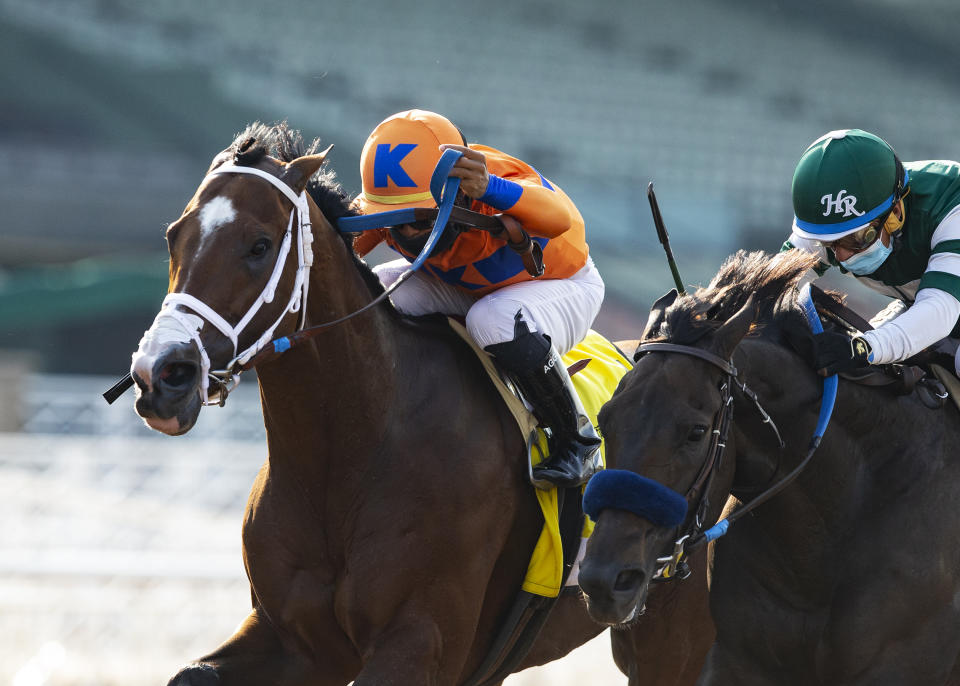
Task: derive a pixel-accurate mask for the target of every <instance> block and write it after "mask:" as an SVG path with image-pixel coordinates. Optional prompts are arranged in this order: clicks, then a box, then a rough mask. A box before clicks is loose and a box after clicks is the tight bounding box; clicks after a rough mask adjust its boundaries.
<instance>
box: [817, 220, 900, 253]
mask: <svg viewBox="0 0 960 686" xmlns="http://www.w3.org/2000/svg"><path fill="white" fill-rule="evenodd" d="M891 211H892V210H891ZM889 216H890V214H889V212H888V213H887V214H885V215H883V216H882V217H879V218H877V219H874V220H873V221H872V222H870V223H869V224H867V225H866V226H864V227H863V228H861V229H860V230H859V231H854V232H853V233H848V234H847V235H846V236H843V237H842V238H838V239H837V240H835V241H830V242H829V243H826V244H825V245H826V247H828V248H830V249H831V250H835V249H836V248H843V249H844V250H849V251H851V252H860V251H862V250H866V249H867V248H869V247H870V246H871V245H873V242H874V241H875V240H877V237H878V236H879V235H880V228H881V227H882V226H883V225H884V224H885V223H886V221H887V217H889Z"/></svg>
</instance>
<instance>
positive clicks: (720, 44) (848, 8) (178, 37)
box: [0, 0, 960, 686]
mask: <svg viewBox="0 0 960 686" xmlns="http://www.w3.org/2000/svg"><path fill="white" fill-rule="evenodd" d="M958 25H960V5H958V4H957V3H956V2H955V0H849V1H848V2H844V3H835V2H827V0H808V2H804V3H796V2H790V1H789V0H690V1H688V2H683V3H669V2H649V1H647V0H632V1H631V0H612V1H611V2H605V3H583V2H573V1H572V0H553V1H552V2H547V0H527V1H523V2H506V0H490V1H488V2H485V3H443V2H440V0H418V2H416V3H406V2H396V1H394V2H390V1H389V0H354V1H353V2H341V3H320V2H315V1H308V0H288V1H287V2H280V3H254V2H250V1H249V0H229V1H228V2H221V3H207V2H202V1H201V2H198V1H197V0H166V1H165V2H159V3H143V2H140V0H30V1H29V2H27V1H26V0H0V203H2V204H0V206H2V207H3V214H2V220H0V432H5V433H0V516H2V518H3V519H4V520H5V521H7V522H10V521H12V522H13V526H12V527H10V526H7V527H4V529H3V530H2V534H0V569H2V572H0V632H2V633H0V635H2V636H3V637H4V639H5V640H4V641H3V642H2V645H3V648H2V649H0V681H3V682H4V683H11V684H13V685H14V686H39V685H40V684H55V685H70V686H79V685H81V684H97V685H98V686H102V685H104V684H114V683H116V684H121V683H122V684H125V686H128V685H129V684H141V683H142V684H147V683H162V679H161V678H160V676H161V675H167V674H169V673H170V672H171V670H172V669H175V668H176V666H177V665H178V664H179V662H180V661H182V660H184V659H186V658H188V657H190V656H193V655H197V654H199V653H200V652H202V651H203V650H206V649H208V648H210V647H212V646H213V644H214V643H215V642H216V641H217V640H219V639H220V638H222V637H223V636H224V635H225V634H226V633H228V632H229V631H230V630H231V629H232V627H233V625H234V624H236V623H237V622H238V621H239V620H240V619H241V618H242V615H243V607H244V605H245V604H246V602H247V598H246V593H247V592H246V588H245V583H244V580H243V570H242V566H241V564H240V557H239V525H240V512H241V511H242V507H243V502H244V499H245V497H246V493H247V491H248V489H249V485H250V483H251V481H252V479H253V475H254V474H255V473H256V470H257V468H258V465H259V463H260V462H261V461H262V459H263V454H264V448H263V430H262V424H261V421H260V418H259V408H258V405H257V394H256V385H255V383H254V382H253V379H250V380H249V381H248V380H245V381H244V384H243V385H242V386H241V387H240V389H239V390H238V391H237V393H236V394H234V395H232V396H231V399H230V403H229V404H228V406H227V407H226V408H224V409H222V410H217V409H210V410H205V411H204V413H203V416H202V417H201V421H200V424H199V425H198V427H197V429H196V430H195V431H194V432H193V433H192V434H191V436H190V437H189V438H178V439H169V438H166V439H165V438H161V437H158V436H157V435H155V434H152V433H150V432H149V431H147V430H146V429H145V428H144V427H143V426H142V425H141V424H140V423H139V422H138V421H137V420H136V419H135V418H134V417H133V414H132V412H131V408H130V404H129V398H127V399H125V400H121V401H120V403H118V404H117V406H116V407H109V408H108V407H107V406H106V405H105V404H103V403H102V401H101V400H100V398H99V392H100V391H102V390H104V389H105V388H106V387H107V386H108V385H109V384H110V383H112V381H113V380H114V379H115V378H116V376H119V375H120V374H121V373H123V372H124V371H125V368H126V366H127V365H128V364H129V359H130V358H129V355H130V352H131V351H132V350H133V349H134V348H135V347H136V343H137V340H138V339H139V337H140V335H141V333H142V332H143V330H144V329H145V328H147V326H148V325H149V323H150V321H151V320H152V318H153V316H154V314H155V313H156V310H157V308H158V306H159V303H160V301H161V299H162V297H163V295H164V293H165V289H166V254H165V244H164V241H163V229H164V227H165V225H166V223H167V222H169V221H172V220H173V219H175V218H176V217H177V216H178V215H179V213H180V211H181V209H182V207H183V206H184V204H185V203H186V202H187V200H188V199H189V197H190V196H191V194H192V193H193V191H194V189H195V188H196V186H197V184H198V183H199V181H200V179H201V178H202V176H203V173H204V171H205V170H206V167H207V165H208V163H209V161H210V159H211V158H212V157H213V156H214V154H216V152H217V151H219V150H220V149H222V148H223V147H225V146H226V145H227V144H228V143H229V142H230V141H231V140H232V138H233V136H234V134H235V133H236V132H237V131H239V130H241V129H242V128H243V127H244V126H245V125H246V124H247V123H248V122H250V121H252V120H254V119H260V120H263V121H275V120H281V119H286V120H288V121H289V122H290V124H291V125H292V126H294V127H295V128H298V129H300V130H302V131H303V133H304V136H305V137H307V138H308V139H309V138H313V137H320V138H322V139H323V140H324V141H325V142H327V143H334V144H336V148H335V149H334V151H333V154H332V156H331V163H332V166H333V167H334V168H335V169H336V170H337V172H338V174H339V176H340V178H341V180H342V181H343V183H344V185H345V187H346V188H347V190H348V191H350V192H351V193H355V192H356V191H357V190H358V189H359V174H358V158H359V152H360V147H361V145H362V143H363V141H364V139H365V138H366V136H367V134H368V133H369V131H370V130H371V129H372V128H373V127H374V126H375V125H376V124H377V123H378V122H379V121H380V120H381V119H383V118H384V117H385V116H387V115H389V114H391V113H393V112H396V111H398V110H401V109H406V108H409V107H423V108H427V109H433V110H437V111H440V112H443V113H444V114H446V115H447V116H449V117H450V118H451V119H453V120H454V121H455V122H457V123H458V124H459V125H460V127H461V128H462V129H463V130H464V131H465V132H466V134H467V137H468V139H469V140H471V141H481V142H484V143H487V144H490V145H493V146H495V147H498V148H501V149H503V150H506V151H509V152H513V153H515V154H517V155H518V156H520V157H522V158H523V159H525V160H528V161H529V162H531V163H532V164H534V165H535V166H537V167H538V168H539V169H541V171H543V172H544V173H545V174H546V175H547V176H549V177H550V178H551V179H552V180H553V181H555V182H556V183H558V184H559V185H561V186H563V187H564V189H565V190H566V191H567V192H568V193H569V194H570V195H571V196H572V198H573V199H574V200H575V202H576V203H577V204H578V206H579V207H580V209H581V211H582V212H583V214H584V216H585V218H586V221H587V226H588V240H589V242H590V245H591V251H592V253H593V254H594V257H595V260H596V262H597V264H598V265H599V267H600V269H601V271H602V273H603V274H604V277H605V279H606V282H607V288H608V290H607V301H606V303H605V305H604V311H603V313H602V315H601V318H600V319H599V320H598V323H597V328H598V329H599V330H600V331H602V332H605V333H608V334H609V335H610V336H611V337H614V338H622V337H631V336H636V335H638V334H639V331H640V328H641V326H642V323H643V321H645V319H646V310H647V308H648V307H649V303H650V302H651V301H652V300H653V299H654V298H655V297H656V296H657V295H659V294H661V293H662V292H664V291H665V290H667V289H668V288H670V287H672V286H673V283H672V279H671V277H670V273H669V270H668V269H667V266H666V264H665V260H664V259H663V254H662V251H661V249H660V247H659V245H658V244H657V242H656V237H655V234H654V231H653V227H652V222H651V220H650V212H649V208H648V205H647V201H646V198H645V196H644V190H645V187H646V184H647V182H648V181H650V180H653V181H654V182H655V184H656V189H657V195H658V197H659V199H660V203H661V206H662V209H663V214H664V217H665V220H666V223H667V227H668V229H669V231H670V235H671V239H672V241H673V243H674V251H675V253H676V256H677V258H678V261H679V264H680V271H681V273H682V274H683V276H684V278H685V280H686V281H687V283H697V282H700V281H703V280H705V279H707V278H709V277H710V276H711V275H712V274H713V273H714V272H715V271H716V269H717V267H718V266H719V264H720V262H721V261H722V259H723V257H724V256H726V255H727V254H729V253H730V252H732V251H733V250H735V249H737V248H739V247H749V248H762V249H766V250H776V249H778V248H779V245H780V243H781V242H782V241H783V239H784V238H785V237H786V234H787V232H788V227H789V224H790V220H791V217H792V213H791V209H790V202H789V185H790V178H791V175H792V172H793V166H794V164H795V163H796V160H797V159H798V158H799V156H800V154H801V153H802V151H803V149H804V148H805V146H806V145H807V144H808V143H809V142H811V141H812V140H813V139H814V138H816V137H817V136H819V135H820V134H821V133H823V132H825V131H828V130H831V129H835V128H841V127H847V126H859V127H861V128H865V129H868V130H871V131H874V132H876V133H878V134H880V135H881V136H883V137H885V138H886V139H887V140H889V141H890V142H891V144H892V145H893V146H894V147H895V148H896V149H897V151H898V152H899V153H900V156H901V157H902V158H903V159H906V160H916V159H927V158H951V159H958V158H960V119H958V117H957V116H956V113H957V112H960V88H958V87H957V82H956V75H955V71H956V64H957V62H958V60H957V48H956V28H957V26H958ZM383 257H385V254H383V253H380V254H378V257H377V259H382V258H383ZM845 281H846V282H849V281H851V280H849V279H847V280H845ZM844 285H845V286H846V287H850V284H849V283H845V284H844ZM855 290H856V289H855ZM858 297H859V298H860V301H859V302H860V303H862V304H863V306H864V307H870V306H879V304H880V303H877V302H876V300H875V299H873V300H871V299H867V298H865V297H864V296H863V295H862V294H861V295H860V296H858ZM38 372H42V373H38ZM78 374H88V375H89V374H95V375H99V376H92V377H90V376H88V377H78V376H76V375H78ZM602 641H603V642H605V641H606V639H602ZM595 645H599V644H595ZM593 650H595V651H598V652H594V653H591V655H593V656H594V657H596V658H597V659H598V660H602V661H604V662H603V665H604V667H601V669H603V668H609V669H612V667H610V665H609V658H608V657H607V655H608V652H607V650H606V649H605V647H603V646H601V648H600V649H597V648H594V649H593ZM597 656H599V657H597ZM603 674H608V673H607V672H603ZM564 677H567V678H569V679H570V680H569V681H565V680H564ZM551 678H552V679H553V680H552V681H551V683H553V684H555V685H560V684H563V683H574V682H575V681H576V682H577V683H585V682H588V683H589V682H590V677H587V676H585V674H584V673H583V672H580V671H578V670H576V669H572V668H570V667H567V668H565V669H564V670H563V671H562V673H561V672H554V673H553V676H552V677H551ZM514 680H515V681H514ZM596 682H602V683H617V679H616V677H609V676H605V677H600V676H597V678H596ZM507 683H508V684H514V686H518V685H519V684H520V683H521V681H520V677H513V678H511V680H510V681H508V682H507ZM523 683H533V681H532V680H531V681H524V682H523ZM621 683H622V682H621Z"/></svg>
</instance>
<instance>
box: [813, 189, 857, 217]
mask: <svg viewBox="0 0 960 686" xmlns="http://www.w3.org/2000/svg"><path fill="white" fill-rule="evenodd" d="M846 192H847V191H846V189H844V190H841V191H840V192H839V193H837V199H836V200H834V199H833V193H827V194H826V195H825V196H823V197H822V198H820V202H821V204H824V205H826V206H827V209H826V211H825V212H824V213H823V216H824V217H826V216H828V215H829V214H831V213H833V214H839V213H840V212H843V216H844V217H849V216H850V215H851V214H852V215H854V216H856V217H859V216H860V215H862V214H863V212H857V208H856V207H854V205H856V204H857V196H855V195H844V193H846Z"/></svg>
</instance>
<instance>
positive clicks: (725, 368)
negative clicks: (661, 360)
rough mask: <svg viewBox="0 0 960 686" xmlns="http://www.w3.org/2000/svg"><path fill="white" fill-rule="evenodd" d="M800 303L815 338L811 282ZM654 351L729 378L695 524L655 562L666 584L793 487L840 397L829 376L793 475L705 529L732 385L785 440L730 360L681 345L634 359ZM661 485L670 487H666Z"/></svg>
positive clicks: (698, 482)
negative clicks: (700, 550)
mask: <svg viewBox="0 0 960 686" xmlns="http://www.w3.org/2000/svg"><path fill="white" fill-rule="evenodd" d="M797 302H798V304H799V305H800V306H801V308H802V309H803V312H804V315H805V318H806V320H807V324H808V325H809V326H810V329H811V330H812V332H813V333H814V334H818V333H822V332H823V323H822V322H821V321H820V316H819V315H818V314H817V309H816V307H815V305H814V303H813V297H812V296H811V290H810V284H809V283H808V284H805V285H804V286H803V288H802V289H801V290H800V292H799V294H798V296H797ZM652 352H665V353H679V354H681V355H690V356H693V357H698V358H700V359H702V360H704V361H706V362H708V363H710V364H712V365H713V366H715V367H718V368H719V369H720V370H721V371H722V372H724V374H726V379H725V380H724V383H723V384H722V385H721V396H722V397H723V404H722V405H721V407H720V410H719V411H718V413H717V415H716V417H715V419H714V423H713V436H714V438H713V441H712V444H711V447H710V456H709V457H708V458H707V461H706V463H705V466H704V467H702V468H701V470H700V475H698V477H697V478H696V479H694V484H693V486H692V487H691V488H690V490H688V493H687V498H688V502H689V497H690V496H691V495H696V493H695V489H696V488H699V487H701V486H702V493H701V495H700V502H699V503H698V504H697V508H696V510H695V512H696V514H695V516H694V518H693V520H692V522H691V523H690V524H689V525H688V527H687V528H686V530H685V532H684V534H683V535H681V536H680V537H678V538H677V540H676V541H675V543H674V546H673V552H672V554H670V555H667V556H664V557H659V558H657V562H658V563H659V564H661V565H662V566H661V567H660V568H659V570H658V571H657V574H656V575H655V577H654V578H655V580H658V581H667V580H670V579H672V578H685V577H686V576H689V570H688V569H686V564H685V560H684V557H685V555H686V552H687V551H689V550H692V549H694V548H696V547H699V546H700V545H703V544H704V543H707V542H709V541H713V540H715V539H717V538H719V537H721V536H723V535H724V534H725V533H727V530H728V529H729V528H730V526H732V525H733V523H734V522H735V521H736V520H738V519H740V518H741V517H743V516H744V515H746V514H748V513H749V512H751V511H753V510H754V509H756V508H757V507H759V506H760V505H762V504H763V503H765V502H767V501H768V500H770V499H771V498H773V497H774V496H776V495H777V494H778V493H780V492H781V491H782V490H783V489H784V488H786V487H787V486H788V485H790V483H792V482H793V480H794V479H796V478H797V477H798V476H799V475H800V473H801V472H802V471H803V470H804V469H805V468H806V467H807V465H808V464H809V463H810V459H811V458H812V457H813V455H814V453H815V452H816V450H817V448H818V447H820V440H821V439H822V438H823V434H824V432H825V431H826V430H827V425H828V424H829V423H830V417H831V415H832V414H833V407H834V404H835V402H836V399H837V387H838V383H839V380H838V377H837V375H836V374H833V375H831V376H828V377H827V378H825V379H824V380H823V397H822V399H821V401H820V414H819V416H818V417H817V425H816V427H815V428H814V431H813V436H812V437H811V439H810V444H809V446H808V448H807V454H806V455H805V456H804V458H803V459H802V460H801V461H800V463H799V464H798V465H797V466H796V467H794V468H793V470H791V471H790V473H788V474H786V475H785V476H783V477H782V478H780V480H779V481H777V482H776V483H774V484H772V485H771V486H768V487H767V488H766V489H764V490H763V492H762V493H760V495H758V496H756V497H755V498H753V499H751V501H750V502H749V503H747V504H745V505H743V506H742V507H740V508H738V509H737V510H736V511H735V512H734V513H732V514H731V515H730V516H729V517H727V518H725V519H722V520H720V521H719V522H717V523H716V524H714V525H713V526H712V527H710V528H709V529H707V530H706V531H704V530H703V515H704V513H705V511H706V509H707V505H708V503H707V502H706V500H707V498H706V494H707V492H708V491H709V486H710V483H711V481H712V478H713V475H714V474H715V473H716V472H717V470H718V468H719V466H720V463H721V458H722V457H723V450H724V448H725V447H726V437H727V433H728V432H729V429H730V425H731V424H732V420H733V397H732V389H733V386H734V385H736V386H737V387H739V388H740V389H741V390H742V391H743V393H744V394H745V395H746V396H747V398H749V399H750V400H752V401H753V403H754V405H755V406H756V407H757V410H758V411H759V412H760V414H761V416H762V417H763V422H764V424H769V426H770V428H771V429H772V430H773V432H774V433H775V434H776V437H777V441H778V443H779V445H780V448H781V449H783V447H784V442H783V439H782V438H781V437H780V432H779V431H778V430H777V427H776V424H774V422H773V420H772V419H771V417H770V415H769V414H767V412H766V411H765V410H764V409H763V407H761V405H760V401H759V399H758V398H757V395H756V393H754V392H753V391H751V390H750V389H749V388H747V385H746V383H745V382H743V381H741V380H740V378H739V376H738V373H737V369H736V367H734V366H733V362H732V361H730V360H725V359H723V358H721V357H719V356H718V355H714V354H713V353H711V352H708V351H706V350H703V349H702V348H697V347H694V346H690V345H679V344H675V343H645V344H641V345H640V346H639V348H638V349H637V354H636V355H635V359H637V358H639V356H640V355H643V354H647V353H652ZM704 482H705V483H704ZM661 487H663V488H667V487H665V486H662V485H661Z"/></svg>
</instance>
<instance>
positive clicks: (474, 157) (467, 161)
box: [440, 143, 490, 198]
mask: <svg viewBox="0 0 960 686" xmlns="http://www.w3.org/2000/svg"><path fill="white" fill-rule="evenodd" d="M440 150H459V151H460V152H462V153H463V157H461V158H460V159H459V160H457V163H456V164H455V165H453V168H452V169H451V170H450V176H458V177H460V190H462V191H463V192H464V193H466V194H467V195H468V196H470V197H471V198H481V197H483V194H484V193H486V192H487V184H489V183H490V175H489V174H488V173H487V158H486V157H484V155H483V153H482V152H478V151H476V150H471V149H470V148H468V147H467V146H465V145H450V144H449V143H444V144H443V145H441V146H440Z"/></svg>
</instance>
